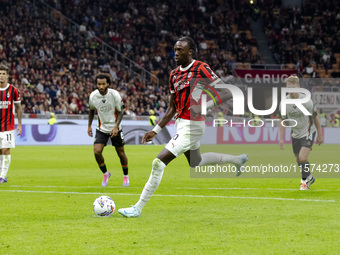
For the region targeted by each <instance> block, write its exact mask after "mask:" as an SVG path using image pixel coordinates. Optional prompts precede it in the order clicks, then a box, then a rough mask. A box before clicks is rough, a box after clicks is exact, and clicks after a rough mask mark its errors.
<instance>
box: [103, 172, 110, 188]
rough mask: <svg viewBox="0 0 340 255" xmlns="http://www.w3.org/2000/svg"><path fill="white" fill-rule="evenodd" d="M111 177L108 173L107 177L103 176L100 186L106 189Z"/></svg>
mask: <svg viewBox="0 0 340 255" xmlns="http://www.w3.org/2000/svg"><path fill="white" fill-rule="evenodd" d="M110 177H111V173H110V172H109V174H108V175H106V174H104V176H103V181H102V186H103V187H106V186H107V185H108V184H109V178H110Z"/></svg>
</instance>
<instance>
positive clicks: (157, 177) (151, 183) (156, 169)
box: [118, 158, 166, 218]
mask: <svg viewBox="0 0 340 255" xmlns="http://www.w3.org/2000/svg"><path fill="white" fill-rule="evenodd" d="M165 167H166V165H165V164H164V163H163V162H162V161H161V160H160V159H158V158H156V159H154V160H153V162H152V171H151V175H150V177H149V180H148V182H147V183H146V184H145V187H144V189H143V192H142V194H141V196H140V199H139V201H138V202H137V203H136V205H135V206H132V207H130V208H123V209H119V210H118V212H119V213H120V214H121V215H123V216H125V217H129V218H130V217H139V215H140V213H141V211H142V209H143V207H144V206H145V204H146V203H147V202H148V201H149V199H150V198H151V196H152V194H153V193H154V192H155V190H156V189H157V188H158V186H159V184H160V182H161V180H162V176H163V172H164V168H165Z"/></svg>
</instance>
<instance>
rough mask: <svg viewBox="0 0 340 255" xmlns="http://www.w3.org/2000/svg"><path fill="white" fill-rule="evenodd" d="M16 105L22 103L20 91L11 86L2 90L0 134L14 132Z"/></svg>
mask: <svg viewBox="0 0 340 255" xmlns="http://www.w3.org/2000/svg"><path fill="white" fill-rule="evenodd" d="M14 103H20V93H19V90H18V89H17V88H16V87H14V86H13V85H11V84H7V86H6V87H5V88H0V120H1V125H0V132H4V131H10V130H14V114H13V107H14Z"/></svg>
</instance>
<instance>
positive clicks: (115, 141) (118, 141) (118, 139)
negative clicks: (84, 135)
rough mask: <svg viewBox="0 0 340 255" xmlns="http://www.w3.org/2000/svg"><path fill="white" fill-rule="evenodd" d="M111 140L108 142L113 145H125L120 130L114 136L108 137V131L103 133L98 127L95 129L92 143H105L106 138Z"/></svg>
mask: <svg viewBox="0 0 340 255" xmlns="http://www.w3.org/2000/svg"><path fill="white" fill-rule="evenodd" d="M109 139H110V140H111V142H110V141H109V144H110V143H111V144H112V146H115V147H122V146H124V145H125V142H124V134H123V132H122V130H119V131H118V134H117V135H116V136H114V137H112V138H111V137H110V134H109V133H104V132H102V131H99V130H98V129H96V138H95V139H94V143H95V144H96V143H97V144H105V146H106V144H107V141H108V140H109Z"/></svg>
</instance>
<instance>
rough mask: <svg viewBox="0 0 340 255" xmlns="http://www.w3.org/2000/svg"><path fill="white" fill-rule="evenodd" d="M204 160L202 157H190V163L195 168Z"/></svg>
mask: <svg viewBox="0 0 340 255" xmlns="http://www.w3.org/2000/svg"><path fill="white" fill-rule="evenodd" d="M201 161H202V158H199V159H190V162H189V165H190V167H192V168H195V167H196V166H199V165H200V162H201Z"/></svg>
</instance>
